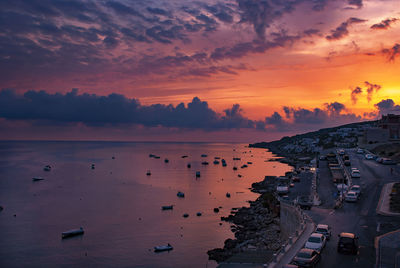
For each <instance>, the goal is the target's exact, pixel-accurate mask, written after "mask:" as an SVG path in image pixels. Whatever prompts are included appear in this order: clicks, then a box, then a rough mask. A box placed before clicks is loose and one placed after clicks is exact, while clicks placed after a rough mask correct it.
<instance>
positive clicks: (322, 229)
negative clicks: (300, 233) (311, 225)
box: [315, 224, 332, 240]
mask: <svg viewBox="0 0 400 268" xmlns="http://www.w3.org/2000/svg"><path fill="white" fill-rule="evenodd" d="M315 232H316V233H319V234H323V235H324V236H325V237H326V240H329V239H331V235H332V233H331V228H330V227H329V225H327V224H318V225H317V228H316V229H315Z"/></svg>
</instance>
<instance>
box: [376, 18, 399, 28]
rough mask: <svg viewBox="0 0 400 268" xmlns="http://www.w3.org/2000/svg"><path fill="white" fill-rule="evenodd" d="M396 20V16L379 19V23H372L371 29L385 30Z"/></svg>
mask: <svg viewBox="0 0 400 268" xmlns="http://www.w3.org/2000/svg"><path fill="white" fill-rule="evenodd" d="M398 20H399V19H397V18H392V19H386V20H383V21H381V22H380V23H376V24H374V25H372V26H371V29H374V30H386V29H388V28H390V24H392V23H394V22H396V21H398Z"/></svg>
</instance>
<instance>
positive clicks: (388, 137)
mask: <svg viewBox="0 0 400 268" xmlns="http://www.w3.org/2000/svg"><path fill="white" fill-rule="evenodd" d="M390 141H400V115H394V114H388V115H382V118H381V120H379V121H378V123H377V127H370V128H367V129H365V131H364V143H369V144H372V143H384V142H390Z"/></svg>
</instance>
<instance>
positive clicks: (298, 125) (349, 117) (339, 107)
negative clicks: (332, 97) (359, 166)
mask: <svg viewBox="0 0 400 268" xmlns="http://www.w3.org/2000/svg"><path fill="white" fill-rule="evenodd" d="M345 111H346V107H345V105H344V104H342V103H339V102H333V103H326V104H325V105H324V108H323V109H321V108H313V109H306V108H301V107H300V108H295V107H288V106H284V107H283V112H284V115H285V116H284V117H285V119H284V118H283V116H282V115H281V114H280V113H279V112H274V113H273V114H272V115H271V116H269V117H266V118H265V123H266V128H267V129H268V128H269V127H272V128H273V129H275V130H277V131H281V132H284V131H288V130H291V131H310V129H319V128H323V127H330V126H334V125H341V124H347V123H354V122H357V121H360V120H362V117H360V116H357V115H355V114H353V113H345Z"/></svg>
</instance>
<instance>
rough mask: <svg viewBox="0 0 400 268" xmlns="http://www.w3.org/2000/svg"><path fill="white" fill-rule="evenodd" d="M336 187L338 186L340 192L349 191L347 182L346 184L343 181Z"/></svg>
mask: <svg viewBox="0 0 400 268" xmlns="http://www.w3.org/2000/svg"><path fill="white" fill-rule="evenodd" d="M336 188H337V191H338V192H341V193H342V192H346V191H347V189H348V188H349V187H348V186H347V185H346V184H344V183H341V184H338V185H337V186H336Z"/></svg>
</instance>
